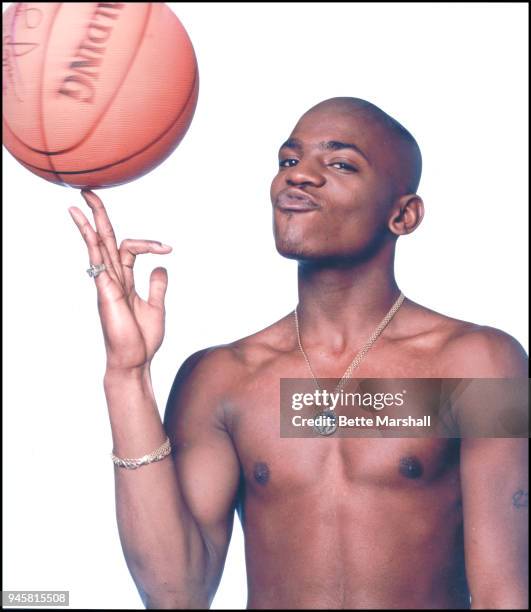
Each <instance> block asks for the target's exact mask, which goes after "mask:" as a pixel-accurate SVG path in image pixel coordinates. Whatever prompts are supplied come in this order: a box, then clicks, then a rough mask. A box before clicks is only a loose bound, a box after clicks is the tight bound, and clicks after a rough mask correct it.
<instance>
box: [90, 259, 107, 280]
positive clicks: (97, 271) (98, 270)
mask: <svg viewBox="0 0 531 612" xmlns="http://www.w3.org/2000/svg"><path fill="white" fill-rule="evenodd" d="M106 269H107V268H106V266H105V264H103V263H101V264H98V265H97V266H95V265H94V264H91V266H90V268H89V269H88V270H87V274H88V275H89V276H92V278H96V276H98V274H101V273H102V272H103V270H106Z"/></svg>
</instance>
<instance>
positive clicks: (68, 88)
mask: <svg viewBox="0 0 531 612" xmlns="http://www.w3.org/2000/svg"><path fill="white" fill-rule="evenodd" d="M123 7H124V3H123V2H98V4H97V7H96V10H95V11H94V13H93V15H92V17H91V20H90V22H89V24H88V27H87V32H86V35H85V38H84V39H83V41H82V42H81V44H80V45H79V47H78V49H77V54H76V56H75V59H74V61H73V62H71V63H70V65H69V66H68V67H69V68H70V70H71V71H72V73H73V74H69V75H67V76H66V77H65V78H64V79H63V81H62V83H61V87H60V89H59V93H60V94H63V95H65V96H69V97H70V98H73V99H74V100H78V101H80V102H89V103H90V102H92V101H93V100H94V94H95V81H96V80H97V79H98V74H99V67H100V66H101V62H102V60H103V56H104V54H105V49H106V44H107V42H108V40H109V38H110V36H111V34H112V30H113V26H112V22H113V20H116V19H118V17H119V15H120V10H121V9H122V8H123ZM105 24H107V25H105Z"/></svg>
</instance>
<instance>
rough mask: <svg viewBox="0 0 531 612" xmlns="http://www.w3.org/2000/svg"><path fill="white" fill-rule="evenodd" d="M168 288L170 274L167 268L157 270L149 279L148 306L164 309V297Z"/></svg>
mask: <svg viewBox="0 0 531 612" xmlns="http://www.w3.org/2000/svg"><path fill="white" fill-rule="evenodd" d="M167 287H168V272H167V270H166V268H155V269H154V270H153V271H152V272H151V276H150V277H149V297H148V304H150V305H151V306H156V307H158V308H164V296H165V295H166V289H167Z"/></svg>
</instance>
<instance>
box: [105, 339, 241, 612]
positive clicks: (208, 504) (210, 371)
mask: <svg viewBox="0 0 531 612" xmlns="http://www.w3.org/2000/svg"><path fill="white" fill-rule="evenodd" d="M227 354H228V349H225V348H219V349H206V350H204V351H199V352H198V353H195V354H194V355H192V356H191V357H189V358H188V359H187V360H186V361H185V362H184V363H183V365H182V366H181V368H180V370H179V372H178V373H177V376H176V377H175V381H174V383H173V386H172V389H171V392H170V395H169V399H168V402H167V406H166V412H165V416H164V424H162V422H161V421H160V416H159V414H158V410H157V406H156V402H155V399H154V396H153V391H152V388H151V381H150V377H149V373H148V371H143V372H142V373H140V374H138V375H135V374H129V375H127V376H125V375H124V374H123V373H122V374H119V375H115V374H114V375H106V378H105V392H106V395H107V401H108V406H109V414H110V417H111V426H112V432H113V442H114V452H115V454H116V455H118V456H120V457H138V456H141V455H143V454H145V453H146V452H149V451H150V450H153V449H154V448H157V447H158V446H159V445H160V444H161V442H162V441H163V440H164V437H165V435H166V434H167V435H168V436H169V438H170V440H171V443H172V447H173V453H172V457H168V458H165V459H163V460H161V461H158V462H155V463H151V464H149V465H145V466H142V467H140V468H138V469H136V470H127V469H123V468H118V467H115V483H116V512H117V519H118V528H119V533H120V539H121V542H122V547H123V551H124V555H125V558H126V561H127V565H128V567H129V570H130V572H131V575H132V577H133V579H134V581H135V584H136V586H137V588H138V590H139V593H140V595H141V597H142V600H143V601H144V604H145V605H146V607H148V608H158V609H163V608H166V609H172V608H174V609H175V608H176V609H183V608H184V609H186V608H208V607H209V605H210V603H211V601H212V599H213V597H214V594H215V591H216V589H217V586H218V584H219V580H220V578H221V573H222V570H223V565H224V562H225V557H226V553H227V548H228V544H229V540H230V535H231V532H232V524H233V518H234V508H235V502H236V494H237V489H238V482H239V463H238V459H237V456H236V453H235V451H234V448H233V445H232V441H231V438H230V436H229V434H228V433H227V431H226V429H225V426H224V421H223V401H222V400H223V392H224V389H225V387H226V382H227V380H229V379H230V377H228V376H227V372H228V369H227V366H228V364H227Z"/></svg>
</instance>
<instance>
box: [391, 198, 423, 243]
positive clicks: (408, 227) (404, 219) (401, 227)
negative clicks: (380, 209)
mask: <svg viewBox="0 0 531 612" xmlns="http://www.w3.org/2000/svg"><path fill="white" fill-rule="evenodd" d="M423 218H424V202H423V201H422V198H420V197H419V196H418V195H417V194H416V193H409V194H407V195H405V196H402V197H400V198H399V199H398V200H397V201H396V202H395V204H394V206H393V209H392V212H391V217H390V218H389V223H388V227H389V229H390V231H391V232H392V233H393V234H395V235H396V236H403V235H404V234H411V232H412V231H413V230H415V229H417V227H418V226H419V225H420V222H421V221H422V219H423Z"/></svg>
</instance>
